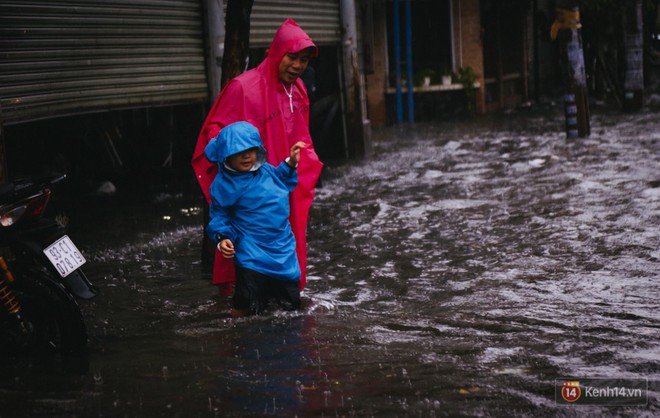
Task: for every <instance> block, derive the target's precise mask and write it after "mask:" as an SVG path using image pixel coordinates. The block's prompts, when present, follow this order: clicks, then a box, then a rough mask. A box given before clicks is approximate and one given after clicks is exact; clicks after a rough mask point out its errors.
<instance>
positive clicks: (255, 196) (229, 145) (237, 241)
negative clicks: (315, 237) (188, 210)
mask: <svg viewBox="0 0 660 418" xmlns="http://www.w3.org/2000/svg"><path fill="white" fill-rule="evenodd" d="M250 148H257V163H256V164H255V165H254V167H252V170H251V171H249V172H238V171H235V170H233V169H231V168H230V167H229V166H228V165H227V164H225V160H226V159H227V157H229V156H231V155H234V154H238V153H240V152H243V151H245V150H247V149H250ZM204 154H205V155H206V158H208V160H209V161H211V162H212V163H216V164H218V174H217V175H216V177H215V179H214V180H213V183H212V184H211V189H210V191H211V205H210V217H211V221H210V222H209V224H208V226H207V229H206V230H207V233H208V235H209V237H210V238H211V239H212V240H213V241H214V242H215V243H216V244H217V243H218V237H222V238H223V239H224V238H228V239H230V240H231V241H232V242H233V243H234V250H235V257H234V259H233V261H234V263H236V264H237V265H239V266H241V267H244V268H248V269H251V270H255V271H257V272H259V273H261V274H265V275H266V276H269V277H273V278H276V279H280V280H293V281H297V280H298V279H299V278H300V265H299V263H298V258H297V256H296V240H295V238H294V235H293V232H292V231H291V225H290V224H289V211H290V209H289V193H290V192H292V191H293V189H295V188H296V185H297V184H298V173H297V171H296V170H295V169H293V168H291V167H289V166H288V165H287V164H286V162H282V163H281V164H280V165H279V166H278V167H274V166H273V165H271V164H269V163H267V162H266V150H265V149H264V147H263V145H262V142H261V136H260V135H259V130H257V128H255V127H254V126H253V125H251V124H250V123H248V122H236V123H233V124H231V125H228V126H226V127H225V128H224V129H222V130H221V131H220V133H219V134H218V135H217V136H216V137H215V138H213V139H212V140H211V141H210V142H209V143H208V145H207V146H206V148H205V149H204Z"/></svg>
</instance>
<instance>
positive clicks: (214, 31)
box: [206, 0, 225, 103]
mask: <svg viewBox="0 0 660 418" xmlns="http://www.w3.org/2000/svg"><path fill="white" fill-rule="evenodd" d="M206 24H207V25H208V45H209V49H208V54H209V58H208V66H207V68H208V69H207V71H208V74H209V77H208V78H209V84H210V88H211V103H213V101H214V100H215V98H216V97H218V94H220V89H221V86H220V77H221V76H222V71H221V67H222V56H223V55H224V49H225V41H224V37H225V24H224V11H223V10H222V0H207V2H206Z"/></svg>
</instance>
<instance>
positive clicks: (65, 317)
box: [0, 175, 96, 353]
mask: <svg viewBox="0 0 660 418" xmlns="http://www.w3.org/2000/svg"><path fill="white" fill-rule="evenodd" d="M65 177H66V176H64V175H61V176H52V177H49V178H43V179H35V180H30V179H26V180H17V181H13V182H11V183H7V184H3V185H0V350H2V349H4V350H9V351H12V352H35V351H43V350H46V351H50V352H57V353H76V352H82V351H84V350H85V349H86V347H87V329H86V326H85V322H84V320H83V316H82V313H81V310H80V306H79V305H78V302H77V299H91V298H93V297H94V296H95V295H96V290H95V289H94V287H93V285H92V284H91V283H90V282H89V280H88V279H87V277H86V276H85V274H84V273H83V271H82V270H81V266H83V265H84V264H85V262H86V260H85V258H84V257H83V255H82V254H81V252H80V251H79V250H78V248H77V247H76V246H75V244H74V243H73V241H72V240H71V238H69V236H68V235H66V230H65V227H64V225H61V224H60V223H58V222H57V221H56V220H54V219H49V218H47V217H45V216H44V211H45V209H46V207H47V205H48V202H49V201H50V198H51V191H52V188H53V185H54V184H56V183H58V182H60V181H62V180H64V179H65Z"/></svg>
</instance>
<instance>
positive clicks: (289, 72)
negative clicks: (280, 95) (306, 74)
mask: <svg viewBox="0 0 660 418" xmlns="http://www.w3.org/2000/svg"><path fill="white" fill-rule="evenodd" d="M311 58H312V51H311V50H309V49H303V50H302V51H300V52H296V53H287V54H285V55H284V57H283V58H282V61H280V66H279V76H280V81H281V82H282V83H284V84H291V83H293V82H294V81H296V78H298V77H300V74H302V73H303V71H305V70H306V69H307V66H308V65H309V60H310V59H311Z"/></svg>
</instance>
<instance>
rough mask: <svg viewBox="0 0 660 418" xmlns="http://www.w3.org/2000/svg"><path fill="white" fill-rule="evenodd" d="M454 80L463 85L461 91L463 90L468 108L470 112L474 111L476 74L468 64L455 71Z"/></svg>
mask: <svg viewBox="0 0 660 418" xmlns="http://www.w3.org/2000/svg"><path fill="white" fill-rule="evenodd" d="M456 81H457V82H458V83H460V84H461V85H463V91H465V97H466V98H467V106H468V110H469V111H470V112H472V111H474V105H475V99H476V97H477V88H476V87H475V83H476V82H477V74H476V73H475V72H474V70H473V69H472V67H470V66H467V67H461V68H459V69H458V71H457V72H456Z"/></svg>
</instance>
